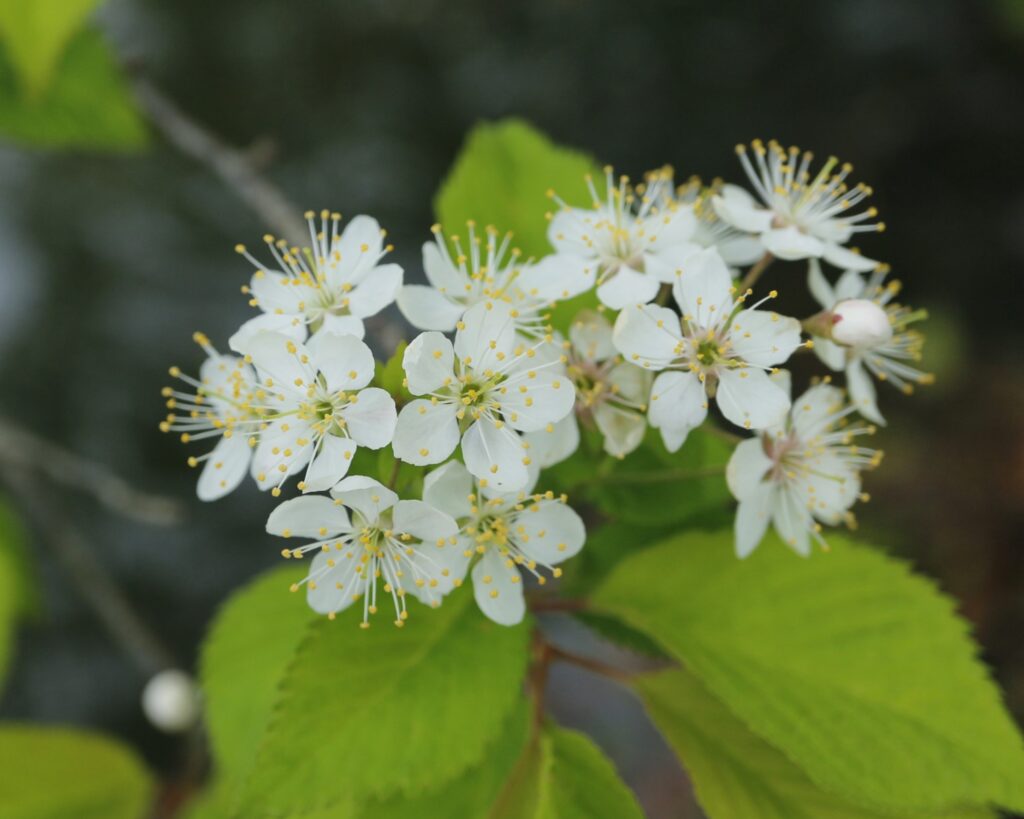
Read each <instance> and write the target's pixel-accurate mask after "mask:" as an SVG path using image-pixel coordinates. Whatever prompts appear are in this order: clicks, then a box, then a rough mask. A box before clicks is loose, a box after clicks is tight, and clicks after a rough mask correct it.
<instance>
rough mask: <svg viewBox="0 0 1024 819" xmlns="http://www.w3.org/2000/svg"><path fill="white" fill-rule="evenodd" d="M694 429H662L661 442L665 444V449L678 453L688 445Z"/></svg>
mask: <svg viewBox="0 0 1024 819" xmlns="http://www.w3.org/2000/svg"><path fill="white" fill-rule="evenodd" d="M692 429H693V427H662V428H661V429H660V430H658V431H659V432H660V433H661V441H662V443H663V444H665V449H667V450H668V451H669V452H678V451H679V450H680V449H681V448H682V446H683V444H685V443H686V439H687V437H688V436H689V435H690V431H691V430H692Z"/></svg>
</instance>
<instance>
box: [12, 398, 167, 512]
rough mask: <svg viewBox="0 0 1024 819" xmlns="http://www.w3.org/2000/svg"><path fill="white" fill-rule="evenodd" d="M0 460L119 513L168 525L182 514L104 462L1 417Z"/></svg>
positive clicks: (161, 498)
mask: <svg viewBox="0 0 1024 819" xmlns="http://www.w3.org/2000/svg"><path fill="white" fill-rule="evenodd" d="M0 461H4V462H6V463H7V464H9V465H11V466H14V467H17V468H18V469H23V470H28V471H33V472H37V473H39V474H41V475H44V476H45V477H46V478H48V479H49V480H51V481H53V482H54V483H59V484H62V485H63V486H66V487H68V488H69V489H74V490H78V491H82V492H87V493H88V494H90V495H92V496H93V497H94V498H96V500H97V501H99V502H100V503H102V504H103V505H104V506H106V507H108V508H109V509H112V510H113V511H115V512H117V513H118V514H120V515H123V516H124V517H126V518H131V519H132V520H138V521H141V522H143V523H153V524H157V525H161V526H167V525H169V524H172V523H175V522H177V521H179V520H181V519H182V518H183V517H184V511H183V507H182V505H181V504H180V503H178V502H177V501H176V500H173V499H171V498H164V497H160V496H158V495H150V494H147V493H145V492H139V491H138V490H137V489H135V488H134V487H132V486H131V484H129V483H128V481H126V480H124V478H121V477H119V476H117V475H115V474H114V473H113V472H111V471H110V470H109V469H108V468H107V467H105V466H103V464H99V463H95V462H94V461H90V460H88V459H86V458H83V457H81V456H80V455H76V454H75V453H73V452H69V451H67V450H66V449H63V448H62V447H60V446H58V445H57V444H55V443H53V442H52V441H48V440H46V439H45V438H41V437H39V436H38V435H35V434H33V433H31V432H29V431H28V430H25V429H22V428H21V427H19V426H17V425H15V424H13V423H12V422H10V421H8V420H6V419H3V418H0Z"/></svg>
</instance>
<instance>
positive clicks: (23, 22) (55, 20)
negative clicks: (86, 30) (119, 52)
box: [0, 0, 99, 98]
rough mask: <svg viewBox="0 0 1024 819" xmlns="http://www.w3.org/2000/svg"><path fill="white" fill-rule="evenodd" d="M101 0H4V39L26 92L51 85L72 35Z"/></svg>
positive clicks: (0, 10)
mask: <svg viewBox="0 0 1024 819" xmlns="http://www.w3.org/2000/svg"><path fill="white" fill-rule="evenodd" d="M98 2H99V0H6V2H3V3H0V42H2V43H3V47H4V50H5V51H6V52H7V56H8V59H9V60H10V62H11V64H12V65H13V66H14V70H15V72H16V73H17V75H18V80H19V82H20V84H21V86H22V87H23V88H24V90H25V95H26V96H27V97H30V98H38V97H39V96H40V95H41V94H42V93H43V92H44V91H45V90H46V88H47V87H48V86H49V84H50V82H51V80H52V79H53V76H54V72H55V70H56V69H57V65H58V63H59V62H60V58H61V55H62V54H63V53H64V50H65V48H67V45H68V43H69V42H70V41H71V38H72V36H73V35H74V34H75V33H76V32H77V31H78V30H79V29H80V28H81V27H82V24H83V23H84V22H85V18H86V17H87V16H88V14H89V12H91V11H92V10H93V9H94V8H95V7H96V6H97V5H98Z"/></svg>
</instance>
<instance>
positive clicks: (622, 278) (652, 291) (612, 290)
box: [597, 264, 661, 310]
mask: <svg viewBox="0 0 1024 819" xmlns="http://www.w3.org/2000/svg"><path fill="white" fill-rule="evenodd" d="M660 287H661V283H660V282H659V281H658V279H657V278H656V277H655V276H649V275H647V274H646V273H639V272H638V271H636V270H633V269H632V268H631V267H628V266H627V265H625V264H623V265H620V266H619V269H618V270H617V271H616V272H615V273H613V274H612V276H611V277H610V278H608V279H605V281H604V282H603V283H602V284H600V285H598V287H597V297H598V298H599V299H600V300H601V303H602V304H604V305H605V306H606V307H610V308H612V310H621V309H622V308H623V307H625V306H626V305H627V304H643V303H646V302H649V301H651V300H652V299H653V298H654V297H655V296H657V295H658V289H659V288H660Z"/></svg>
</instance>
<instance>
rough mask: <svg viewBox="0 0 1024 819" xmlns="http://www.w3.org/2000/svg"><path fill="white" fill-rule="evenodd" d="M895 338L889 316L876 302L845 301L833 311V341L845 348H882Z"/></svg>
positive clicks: (862, 300)
mask: <svg viewBox="0 0 1024 819" xmlns="http://www.w3.org/2000/svg"><path fill="white" fill-rule="evenodd" d="M892 335H893V333H892V325H891V324H890V323H889V316H888V315H887V314H886V312H885V310H884V309H883V308H882V305H880V304H877V303H876V302H873V301H868V300H867V299H845V300H843V301H841V302H838V303H837V304H836V306H835V307H833V308H832V340H833V341H836V342H838V343H839V344H842V345H843V346H845V347H878V346H881V345H882V344H888V343H889V342H890V341H891V340H892Z"/></svg>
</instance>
